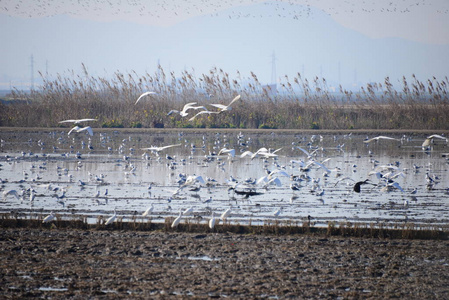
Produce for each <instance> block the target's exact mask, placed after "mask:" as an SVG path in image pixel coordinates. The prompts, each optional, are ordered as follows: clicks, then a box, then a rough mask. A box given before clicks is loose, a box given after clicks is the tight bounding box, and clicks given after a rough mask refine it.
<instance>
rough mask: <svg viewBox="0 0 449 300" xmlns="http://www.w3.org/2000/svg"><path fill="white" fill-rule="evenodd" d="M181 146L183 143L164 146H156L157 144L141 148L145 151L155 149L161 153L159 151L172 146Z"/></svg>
mask: <svg viewBox="0 0 449 300" xmlns="http://www.w3.org/2000/svg"><path fill="white" fill-rule="evenodd" d="M178 146H181V144H174V145H167V146H162V147H156V146H152V147H148V148H141V150H145V151H153V152H156V153H157V154H159V152H161V151H163V150H165V149H168V148H171V147H178Z"/></svg>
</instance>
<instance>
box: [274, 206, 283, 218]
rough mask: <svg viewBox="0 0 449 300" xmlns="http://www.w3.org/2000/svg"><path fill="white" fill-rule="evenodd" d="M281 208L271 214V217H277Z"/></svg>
mask: <svg viewBox="0 0 449 300" xmlns="http://www.w3.org/2000/svg"><path fill="white" fill-rule="evenodd" d="M281 210H282V207H281V208H279V209H277V210H275V211H274V212H273V216H275V217H278V216H279V215H280V214H281Z"/></svg>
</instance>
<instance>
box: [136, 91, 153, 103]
mask: <svg viewBox="0 0 449 300" xmlns="http://www.w3.org/2000/svg"><path fill="white" fill-rule="evenodd" d="M150 95H157V93H156V92H145V93H143V94H142V95H140V96H139V98H137V101H136V103H135V104H137V103H139V101H140V99H142V98H143V97H145V96H150Z"/></svg>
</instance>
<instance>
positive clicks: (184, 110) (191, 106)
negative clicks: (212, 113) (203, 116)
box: [167, 102, 207, 117]
mask: <svg viewBox="0 0 449 300" xmlns="http://www.w3.org/2000/svg"><path fill="white" fill-rule="evenodd" d="M195 104H196V102H190V103H187V104H186V105H184V107H183V108H182V110H181V111H179V110H176V109H172V110H171V111H169V112H168V114H167V116H169V115H171V114H173V113H178V114H179V115H180V116H181V117H187V116H188V115H189V113H188V112H187V111H188V110H189V109H194V110H197V109H204V110H207V108H206V107H204V106H194V105H195Z"/></svg>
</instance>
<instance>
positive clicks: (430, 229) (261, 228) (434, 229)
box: [0, 213, 449, 240]
mask: <svg viewBox="0 0 449 300" xmlns="http://www.w3.org/2000/svg"><path fill="white" fill-rule="evenodd" d="M42 219H43V216H37V217H36V216H34V217H32V216H31V217H30V218H29V219H25V218H16V217H14V216H11V214H6V213H4V214H1V215H0V228H42V229H50V230H56V229H80V230H122V231H123V230H125V231H163V232H186V233H201V234H207V233H236V234H269V235H272V234H274V235H294V234H306V235H307V234H312V235H319V236H324V237H326V236H342V237H363V238H379V239H421V240H448V239H449V227H448V226H447V225H445V226H440V225H434V224H429V225H422V224H414V223H350V222H342V223H337V222H329V223H328V225H327V227H315V226H314V224H313V223H312V224H311V223H309V222H304V223H302V222H297V221H292V220H267V221H266V222H265V223H264V224H263V225H251V224H249V225H242V224H238V223H237V224H235V223H232V222H226V223H222V222H219V224H217V225H216V226H215V227H214V228H213V229H210V228H209V226H208V224H206V223H205V222H200V221H199V220H191V219H186V220H185V221H183V222H182V223H180V224H179V225H178V226H177V227H176V228H172V227H171V223H172V222H173V220H174V217H167V218H166V219H165V220H164V222H163V223H160V222H159V223H154V222H152V221H151V219H146V218H137V217H134V218H130V219H124V218H118V219H117V221H116V222H114V223H112V224H110V225H105V224H104V223H105V221H104V220H103V219H102V218H99V219H97V222H96V223H95V224H92V223H88V222H87V219H86V218H84V217H82V216H77V217H72V218H71V219H62V218H61V217H60V216H58V215H57V217H56V219H55V220H54V221H53V222H51V223H46V224H44V223H42Z"/></svg>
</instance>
